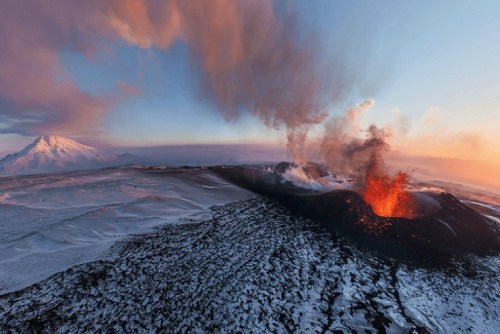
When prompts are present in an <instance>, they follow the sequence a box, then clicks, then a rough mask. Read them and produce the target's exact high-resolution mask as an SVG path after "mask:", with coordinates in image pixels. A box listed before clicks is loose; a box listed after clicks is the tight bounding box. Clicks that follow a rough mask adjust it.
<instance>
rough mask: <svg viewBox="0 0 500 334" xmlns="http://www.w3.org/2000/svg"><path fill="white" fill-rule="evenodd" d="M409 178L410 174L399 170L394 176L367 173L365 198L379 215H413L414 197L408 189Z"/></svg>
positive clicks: (408, 216)
mask: <svg viewBox="0 0 500 334" xmlns="http://www.w3.org/2000/svg"><path fill="white" fill-rule="evenodd" d="M409 180H410V176H409V175H408V174H407V173H403V172H398V173H397V174H396V175H395V176H394V177H390V176H389V175H388V174H382V175H374V174H373V173H367V175H366V180H365V182H366V186H365V189H364V190H363V192H362V195H363V199H364V200H365V201H366V202H367V203H368V204H370V206H371V207H372V209H373V212H374V213H375V214H377V215H379V216H382V217H407V218H410V217H413V215H414V207H415V203H414V198H413V196H412V195H411V194H410V193H409V192H408V191H407V190H406V187H407V185H408V182H409Z"/></svg>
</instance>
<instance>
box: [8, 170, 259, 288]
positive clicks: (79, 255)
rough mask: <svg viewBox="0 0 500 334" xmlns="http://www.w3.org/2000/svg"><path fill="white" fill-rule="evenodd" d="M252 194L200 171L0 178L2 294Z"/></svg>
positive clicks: (106, 172)
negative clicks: (130, 238)
mask: <svg viewBox="0 0 500 334" xmlns="http://www.w3.org/2000/svg"><path fill="white" fill-rule="evenodd" d="M250 197H252V194H251V193H249V192H246V191H244V190H242V189H239V188H236V187H235V186H233V185H231V184H229V183H228V182H226V181H223V180H221V179H219V178H217V177H216V176H214V175H212V174H211V173H210V172H208V171H206V170H189V169H170V170H167V169H161V168H160V169H145V168H142V167H137V168H109V169H100V170H92V171H80V172H63V173H53V174H43V175H31V176H22V177H7V178H0V217H2V219H1V220H0V294H2V293H6V292H8V291H12V290H14V289H20V288H22V287H25V286H27V285H30V284H33V283H34V282H37V281H39V280H41V279H43V278H46V277H48V276H50V275H52V274H54V273H56V272H59V271H62V270H64V269H66V268H68V267H70V266H73V265H75V264H79V263H84V262H88V261H91V260H95V259H97V258H99V257H101V256H102V255H103V254H105V253H106V251H107V250H108V249H109V248H110V246H111V245H112V244H113V243H114V242H116V241H117V240H119V239H120V238H122V237H124V236H127V235H130V234H133V233H142V232H147V231H151V230H152V229H153V228H154V227H155V226H158V225H163V224H169V223H178V222H179V221H185V220H189V219H203V218H205V219H206V218H208V217H209V210H208V209H209V208H210V207H211V206H213V205H222V204H225V203H227V202H230V201H237V200H243V199H248V198H250Z"/></svg>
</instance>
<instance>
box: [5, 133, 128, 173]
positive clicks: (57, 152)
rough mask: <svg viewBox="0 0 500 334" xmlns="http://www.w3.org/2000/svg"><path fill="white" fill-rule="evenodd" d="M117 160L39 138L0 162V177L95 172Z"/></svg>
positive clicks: (72, 144) (60, 140)
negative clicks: (79, 170)
mask: <svg viewBox="0 0 500 334" xmlns="http://www.w3.org/2000/svg"><path fill="white" fill-rule="evenodd" d="M117 161H118V160H117V156H115V155H113V154H108V153H106V152H103V151H100V150H98V149H96V148H94V147H90V146H86V145H82V144H80V143H77V142H76V141H74V140H71V139H68V138H64V137H60V136H40V137H38V138H37V139H36V140H35V141H34V142H33V143H31V144H30V145H28V146H26V147H25V148H24V149H23V150H22V151H20V152H17V153H14V154H9V155H7V156H6V157H5V158H3V159H2V160H0V175H25V174H41V173H50V172H58V171H67V170H78V169H89V168H99V167H103V166H105V165H109V164H112V163H113V162H117Z"/></svg>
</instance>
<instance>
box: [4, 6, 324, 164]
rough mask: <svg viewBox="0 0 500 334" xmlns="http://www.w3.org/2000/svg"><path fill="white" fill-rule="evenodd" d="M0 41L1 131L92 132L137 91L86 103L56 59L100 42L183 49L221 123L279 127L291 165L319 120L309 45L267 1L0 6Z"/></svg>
mask: <svg viewBox="0 0 500 334" xmlns="http://www.w3.org/2000/svg"><path fill="white" fill-rule="evenodd" d="M0 39H1V40H2V43H3V45H2V48H1V49H0V71H1V73H0V104H2V105H6V107H5V108H2V111H1V113H2V114H1V116H2V121H3V123H4V126H3V128H2V129H1V131H2V132H13V133H20V134H38V133H40V132H48V131H50V132H64V133H82V132H88V131H89V130H91V129H93V128H96V126H97V125H96V124H98V122H99V120H100V119H101V117H102V116H103V115H104V113H105V112H106V110H108V109H109V108H110V107H111V106H112V104H113V103H114V102H115V101H116V99H117V98H119V96H117V95H120V94H121V95H124V94H127V93H128V92H135V91H136V90H134V89H132V88H130V89H125V90H123V89H121V90H120V93H117V94H115V95H113V96H107V97H96V96H92V95H91V94H89V93H88V92H85V91H82V90H81V89H80V88H79V87H78V86H77V84H76V83H75V81H74V80H72V79H71V78H70V77H69V76H68V74H67V73H66V72H65V69H64V68H63V66H62V65H61V60H60V56H59V52H60V51H61V50H63V49H70V50H73V51H76V52H80V53H82V54H84V55H86V56H88V57H91V56H92V54H93V53H94V52H95V50H96V49H97V48H98V47H99V46H100V45H101V44H102V42H103V40H122V41H125V42H126V43H128V44H130V45H132V46H136V47H138V48H144V49H146V48H156V49H161V50H167V49H168V48H169V47H170V46H171V45H172V44H173V43H174V42H175V41H177V40H179V41H182V42H183V43H185V44H186V45H187V46H188V48H189V51H190V56H191V58H192V59H193V64H195V65H196V67H197V68H198V69H199V78H200V83H201V87H202V95H203V97H205V98H206V99H208V100H209V101H211V102H212V103H213V104H215V106H216V107H217V108H218V110H220V111H221V112H222V113H223V115H224V116H225V118H227V119H231V118H234V117H237V116H238V115H239V113H240V112H242V111H250V112H252V113H253V114H255V115H257V116H258V117H260V118H261V119H262V121H263V122H264V123H265V124H266V125H267V126H270V127H276V128H278V127H281V126H285V127H286V129H287V132H288V139H289V147H290V150H291V152H292V153H293V155H294V156H295V157H296V159H297V160H299V159H300V156H301V151H302V150H303V147H302V145H303V143H304V142H305V138H306V136H307V132H308V129H309V127H310V126H311V125H313V124H317V123H320V122H322V121H323V120H324V119H325V118H326V114H325V113H324V105H325V103H324V102H325V101H326V100H325V99H324V94H323V93H324V90H325V87H324V81H323V80H322V77H323V74H322V73H321V71H319V68H318V64H319V61H318V60H317V57H318V54H319V52H318V49H317V46H316V45H315V43H313V42H312V39H310V38H308V36H307V34H305V33H304V32H303V31H299V30H298V29H297V25H296V24H295V21H294V17H293V15H291V14H289V13H288V12H286V11H285V12H284V13H280V14H279V15H278V14H277V13H276V10H275V8H274V6H273V2H271V1H264V0H255V1H238V0H214V1H196V0H183V1H177V0H163V1H162V0H151V1H136V0H89V1H67V0H50V1H44V0H26V1H13V0H12V1H9V0H8V1H2V2H1V4H0ZM120 86H123V84H120Z"/></svg>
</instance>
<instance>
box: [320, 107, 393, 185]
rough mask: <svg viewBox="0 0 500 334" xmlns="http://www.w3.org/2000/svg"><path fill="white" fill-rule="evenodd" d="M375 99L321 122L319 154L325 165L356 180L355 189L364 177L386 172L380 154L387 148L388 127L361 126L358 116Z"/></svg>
mask: <svg viewBox="0 0 500 334" xmlns="http://www.w3.org/2000/svg"><path fill="white" fill-rule="evenodd" d="M374 104H375V101H374V100H373V99H366V100H365V101H363V102H361V103H359V104H358V105H356V106H355V107H354V108H351V109H349V110H347V111H346V113H345V114H344V115H342V116H338V117H335V118H332V119H331V120H330V121H328V122H327V124H326V125H325V133H324V136H323V139H322V142H321V149H320V154H321V158H322V160H323V161H324V162H325V163H326V165H327V166H328V168H329V169H330V170H331V171H332V172H334V173H339V174H341V175H345V176H349V177H352V178H354V179H355V180H356V184H355V188H358V189H363V188H364V187H365V184H364V182H365V180H366V177H367V176H381V175H385V174H386V170H385V165H384V161H383V154H384V153H385V152H386V151H388V150H389V144H388V143H387V139H388V138H389V137H390V136H391V135H392V132H391V131H390V129H389V128H378V127H377V126H375V125H373V124H372V125H370V126H369V127H368V128H367V129H363V128H362V126H361V124H360V118H361V115H362V113H363V112H364V111H367V110H369V109H370V108H371V107H373V105H374Z"/></svg>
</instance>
